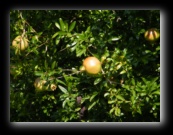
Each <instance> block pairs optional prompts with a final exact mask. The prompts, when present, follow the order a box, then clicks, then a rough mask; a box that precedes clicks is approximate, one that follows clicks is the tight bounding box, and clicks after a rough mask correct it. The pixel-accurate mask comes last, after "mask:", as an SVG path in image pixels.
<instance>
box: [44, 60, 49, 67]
mask: <svg viewBox="0 0 173 135" xmlns="http://www.w3.org/2000/svg"><path fill="white" fill-rule="evenodd" d="M44 67H45V69H47V68H48V64H47V61H46V60H45V61H44Z"/></svg>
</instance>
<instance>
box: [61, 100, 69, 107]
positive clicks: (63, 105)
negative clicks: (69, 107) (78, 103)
mask: <svg viewBox="0 0 173 135" xmlns="http://www.w3.org/2000/svg"><path fill="white" fill-rule="evenodd" d="M68 101H69V98H66V99H65V100H64V101H63V103H62V107H63V108H64V107H65V105H66V103H67V102H68Z"/></svg>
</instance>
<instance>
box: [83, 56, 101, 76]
mask: <svg viewBox="0 0 173 135" xmlns="http://www.w3.org/2000/svg"><path fill="white" fill-rule="evenodd" d="M82 70H85V71H86V72H87V73H89V74H98V73H99V72H100V71H101V62H100V61H99V60H98V59H97V58H96V57H92V56H90V57H87V58H86V59H85V60H84V61H83V68H82Z"/></svg>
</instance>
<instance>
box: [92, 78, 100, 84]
mask: <svg viewBox="0 0 173 135" xmlns="http://www.w3.org/2000/svg"><path fill="white" fill-rule="evenodd" d="M101 80H102V78H97V79H95V81H94V85H97V84H98V83H99V82H100V81H101Z"/></svg>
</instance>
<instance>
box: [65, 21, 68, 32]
mask: <svg viewBox="0 0 173 135" xmlns="http://www.w3.org/2000/svg"><path fill="white" fill-rule="evenodd" d="M64 30H65V31H68V23H67V22H64Z"/></svg>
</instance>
